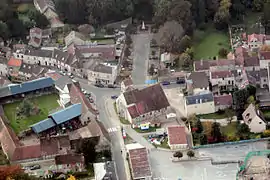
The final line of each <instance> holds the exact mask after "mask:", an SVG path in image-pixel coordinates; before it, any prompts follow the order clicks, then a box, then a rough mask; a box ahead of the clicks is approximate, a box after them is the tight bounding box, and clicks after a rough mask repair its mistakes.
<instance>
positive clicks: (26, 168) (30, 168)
mask: <svg viewBox="0 0 270 180" xmlns="http://www.w3.org/2000/svg"><path fill="white" fill-rule="evenodd" d="M40 168H41V167H40V165H39V164H34V165H31V166H24V167H23V169H24V170H36V169H40Z"/></svg>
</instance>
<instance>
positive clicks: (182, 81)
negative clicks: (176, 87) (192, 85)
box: [176, 79, 186, 84]
mask: <svg viewBox="0 0 270 180" xmlns="http://www.w3.org/2000/svg"><path fill="white" fill-rule="evenodd" d="M185 82H186V81H185V80H184V79H178V80H177V81H176V83H177V84H185Z"/></svg>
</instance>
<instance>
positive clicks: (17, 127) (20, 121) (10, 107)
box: [3, 94, 59, 134]
mask: <svg viewBox="0 0 270 180" xmlns="http://www.w3.org/2000/svg"><path fill="white" fill-rule="evenodd" d="M58 99H59V97H58V95H57V94H49V95H43V96H39V97H35V98H31V99H29V100H30V101H31V102H32V103H33V104H34V105H35V106H37V108H38V109H39V113H37V114H34V115H30V116H27V117H23V118H18V117H17V111H18V107H20V105H21V103H22V101H17V102H14V103H10V104H5V105H3V108H4V112H5V115H6V116H7V118H8V120H9V122H10V126H11V127H12V129H13V130H14V131H15V133H16V134H18V133H20V132H21V131H23V130H26V129H28V128H29V126H30V125H32V124H35V123H37V122H39V121H41V120H44V119H46V118H47V117H48V115H49V113H50V112H51V111H52V110H54V109H56V108H57V107H59V104H58V102H57V100H58Z"/></svg>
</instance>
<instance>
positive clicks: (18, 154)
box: [11, 144, 41, 161]
mask: <svg viewBox="0 0 270 180" xmlns="http://www.w3.org/2000/svg"><path fill="white" fill-rule="evenodd" d="M40 157H41V151H40V145H39V144H37V145H32V146H21V147H17V148H16V150H15V152H14V154H13V156H12V159H11V160H12V161H19V160H24V159H35V158H40Z"/></svg>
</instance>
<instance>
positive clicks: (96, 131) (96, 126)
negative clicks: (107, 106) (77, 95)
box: [87, 120, 110, 141]
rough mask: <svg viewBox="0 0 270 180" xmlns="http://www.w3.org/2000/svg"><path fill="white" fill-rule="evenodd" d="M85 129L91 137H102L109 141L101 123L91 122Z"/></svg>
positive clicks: (108, 136)
mask: <svg viewBox="0 0 270 180" xmlns="http://www.w3.org/2000/svg"><path fill="white" fill-rule="evenodd" d="M87 127H88V129H89V131H90V132H91V134H92V135H93V136H100V137H101V136H104V137H105V138H106V139H107V140H108V141H110V135H109V133H108V131H107V129H106V128H105V126H104V125H103V123H102V122H100V121H98V120H91V121H90V123H89V124H88V125H87Z"/></svg>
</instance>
